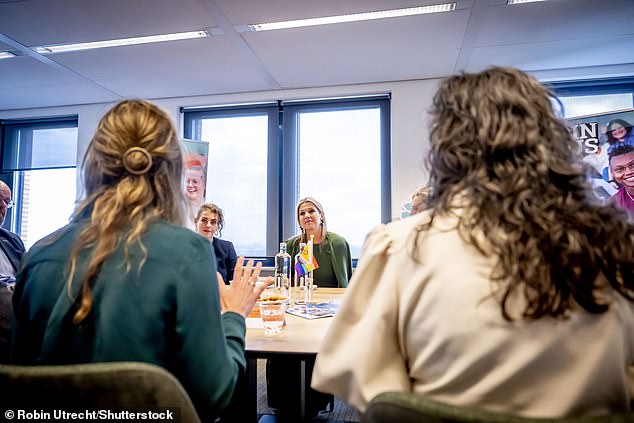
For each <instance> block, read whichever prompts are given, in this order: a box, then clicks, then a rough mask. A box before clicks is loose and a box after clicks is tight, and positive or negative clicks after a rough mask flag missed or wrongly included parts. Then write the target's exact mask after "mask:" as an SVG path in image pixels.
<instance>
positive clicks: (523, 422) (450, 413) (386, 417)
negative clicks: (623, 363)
mask: <svg viewBox="0 0 634 423" xmlns="http://www.w3.org/2000/svg"><path fill="white" fill-rule="evenodd" d="M396 422H398V423H633V422H634V413H632V412H630V413H620V414H611V415H607V416H583V417H565V418H530V417H520V416H514V415H511V414H504V413H495V412H490V411H485V410H480V409H477V408H474V407H461V406H455V405H450V404H445V403H441V402H438V401H433V400H430V399H429V398H425V397H424V396H422V395H419V394H414V393H410V392H386V393H383V394H380V395H377V396H376V397H375V398H374V399H373V400H372V401H371V402H370V404H369V406H368V409H367V410H366V412H365V413H364V414H363V416H362V417H361V423H396Z"/></svg>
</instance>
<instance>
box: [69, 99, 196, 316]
mask: <svg viewBox="0 0 634 423" xmlns="http://www.w3.org/2000/svg"><path fill="white" fill-rule="evenodd" d="M82 167H83V176H84V187H85V189H86V199H84V200H83V201H82V202H81V203H80V204H79V206H78V207H77V209H76V210H75V213H74V214H73V217H72V220H73V221H76V220H79V219H83V218H84V217H85V216H86V215H88V216H89V218H90V219H89V222H88V224H87V225H86V226H85V227H84V228H83V229H82V230H81V232H80V234H79V236H78V238H77V241H76V243H75V247H74V248H73V251H72V253H71V256H70V276H69V278H68V284H67V286H68V292H69V294H70V292H71V284H72V281H73V277H74V274H75V271H76V269H77V262H78V259H79V257H80V255H82V254H84V252H85V251H87V250H90V253H89V254H90V255H89V260H88V265H87V267H86V271H85V274H84V276H83V280H82V285H81V293H80V298H79V300H80V301H79V302H80V304H79V308H78V310H77V312H76V313H75V315H74V317H73V322H74V323H80V322H81V321H83V320H84V319H85V318H86V316H87V315H88V313H89V312H90V309H91V307H92V295H91V293H92V287H93V285H94V283H95V281H96V279H97V276H98V274H99V271H100V269H101V265H102V264H103V263H104V261H106V259H107V258H108V257H109V256H110V255H111V254H112V253H113V252H114V251H115V249H117V248H118V247H119V246H120V245H121V244H123V248H124V253H125V257H126V271H130V268H131V263H129V262H127V260H128V257H129V255H128V251H129V248H130V247H131V246H132V245H133V244H135V243H136V244H138V245H139V247H140V248H141V250H142V251H143V252H146V248H145V246H144V245H143V243H142V242H141V235H143V233H144V232H145V231H146V230H147V228H148V226H149V224H150V222H151V221H152V220H154V219H165V220H167V221H169V222H172V223H175V224H178V225H182V224H183V223H184V220H183V219H184V216H185V214H184V210H185V209H184V205H185V197H184V194H183V192H182V189H181V178H182V169H183V158H182V151H181V146H180V142H179V140H178V137H177V135H176V131H175V129H174V126H173V125H172V122H171V120H170V118H169V116H168V115H167V114H166V113H165V112H164V111H162V110H161V109H159V108H158V107H157V106H155V105H154V104H152V103H149V102H147V101H144V100H125V101H122V102H120V103H119V104H117V105H115V106H114V107H113V108H112V109H110V110H109V111H108V112H107V113H106V114H105V116H104V117H103V118H102V119H101V121H100V122H99V125H98V126H97V130H96V132H95V135H94V136H93V139H92V141H91V143H90V145H89V146H88V151H87V152H86V155H85V157H84V163H83V166H82ZM143 261H144V260H141V262H140V263H138V266H139V268H140V267H141V266H142V265H143Z"/></svg>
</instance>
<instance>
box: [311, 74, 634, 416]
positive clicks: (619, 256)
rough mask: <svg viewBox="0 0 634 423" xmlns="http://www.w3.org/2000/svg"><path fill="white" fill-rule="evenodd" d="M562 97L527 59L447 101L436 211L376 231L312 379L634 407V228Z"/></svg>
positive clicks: (361, 401) (440, 100)
mask: <svg viewBox="0 0 634 423" xmlns="http://www.w3.org/2000/svg"><path fill="white" fill-rule="evenodd" d="M551 98H552V94H551V93H550V92H549V91H548V89H546V88H545V87H544V86H542V85H541V84H540V83H539V82H538V81H537V80H535V79H534V78H532V77H531V76H529V75H527V74H526V73H524V72H522V71H519V70H517V69H512V68H498V67H495V68H490V69H487V70H485V71H482V72H480V73H475V74H461V75H457V76H453V77H450V78H448V79H446V80H445V81H444V82H443V83H441V85H440V88H439V89H438V92H437V93H436V94H435V96H434V98H433V106H432V125H431V134H430V143H431V150H430V156H429V163H430V185H431V187H432V191H433V192H434V194H433V195H432V197H431V198H430V209H429V210H426V211H424V212H422V213H420V214H417V215H415V216H413V217H412V218H410V219H403V220H399V221H396V222H393V223H390V224H388V225H381V226H379V227H377V228H376V229H375V230H374V231H373V232H371V234H370V235H369V236H368V238H367V239H366V242H365V244H364V248H363V252H362V254H361V258H360V259H359V263H358V266H357V268H356V270H355V273H354V275H353V277H352V280H351V281H350V287H349V288H348V289H347V291H346V294H345V297H344V300H343V303H342V304H341V306H340V308H339V310H338V311H337V314H336V315H335V317H334V321H333V322H332V324H331V326H330V328H329V331H328V333H327V334H326V336H325V338H324V339H323V341H322V343H321V349H320V351H319V353H318V354H317V361H316V364H315V370H314V373H313V379H312V386H313V388H315V389H317V390H319V391H322V392H328V393H332V394H334V395H336V396H337V397H339V398H341V399H343V400H345V401H347V402H349V403H350V404H352V405H353V406H355V407H356V408H358V409H359V410H360V411H361V412H363V411H365V410H366V407H367V405H368V402H369V401H370V400H371V399H372V398H373V397H375V396H376V395H377V394H379V393H382V392H386V391H405V392H415V393H417V394H420V395H422V396H426V397H428V398H430V399H432V400H436V401H441V402H444V403H449V404H452V405H459V406H473V407H477V408H482V409H486V410H491V411H497V412H505V413H512V414H517V415H522V416H529V417H547V418H557V417H561V416H577V415H584V414H607V413H611V412H617V411H625V410H628V409H629V408H630V397H631V394H632V392H631V391H630V386H629V382H630V381H629V380H628V369H629V368H630V367H631V366H632V365H633V364H634V278H633V277H632V275H633V274H634V226H633V225H632V224H631V223H630V221H627V219H623V216H625V213H624V212H622V211H620V210H618V209H616V208H615V207H613V206H609V205H605V204H602V203H601V202H600V200H598V199H597V198H595V197H594V195H593V194H592V191H591V189H590V186H589V183H588V181H587V178H586V175H585V169H584V167H583V166H582V165H581V161H580V157H579V155H578V154H579V152H578V150H579V149H578V147H577V145H576V144H575V143H576V141H575V140H574V139H573V138H572V135H571V134H570V133H569V131H568V129H567V128H566V124H565V123H564V122H563V121H561V120H560V119H558V118H557V116H556V114H555V112H554V111H553V105H552V102H551Z"/></svg>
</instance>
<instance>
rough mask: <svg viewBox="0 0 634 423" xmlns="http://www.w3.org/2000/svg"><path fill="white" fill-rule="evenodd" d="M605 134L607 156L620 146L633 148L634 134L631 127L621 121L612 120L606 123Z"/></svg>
mask: <svg viewBox="0 0 634 423" xmlns="http://www.w3.org/2000/svg"><path fill="white" fill-rule="evenodd" d="M606 134H607V136H608V154H610V152H611V151H612V150H613V149H615V148H616V147H618V146H620V145H624V144H626V145H631V146H633V147H634V133H632V125H631V124H630V123H628V122H627V121H625V120H623V119H613V120H611V121H610V122H608V125H607V131H606Z"/></svg>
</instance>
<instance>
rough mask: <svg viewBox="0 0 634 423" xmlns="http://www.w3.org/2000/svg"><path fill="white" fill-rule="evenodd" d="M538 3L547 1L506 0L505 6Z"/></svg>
mask: <svg viewBox="0 0 634 423" xmlns="http://www.w3.org/2000/svg"><path fill="white" fill-rule="evenodd" d="M538 1H547V0H506V4H522V3H535V2H538Z"/></svg>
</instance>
